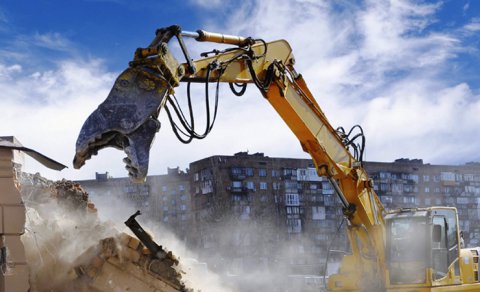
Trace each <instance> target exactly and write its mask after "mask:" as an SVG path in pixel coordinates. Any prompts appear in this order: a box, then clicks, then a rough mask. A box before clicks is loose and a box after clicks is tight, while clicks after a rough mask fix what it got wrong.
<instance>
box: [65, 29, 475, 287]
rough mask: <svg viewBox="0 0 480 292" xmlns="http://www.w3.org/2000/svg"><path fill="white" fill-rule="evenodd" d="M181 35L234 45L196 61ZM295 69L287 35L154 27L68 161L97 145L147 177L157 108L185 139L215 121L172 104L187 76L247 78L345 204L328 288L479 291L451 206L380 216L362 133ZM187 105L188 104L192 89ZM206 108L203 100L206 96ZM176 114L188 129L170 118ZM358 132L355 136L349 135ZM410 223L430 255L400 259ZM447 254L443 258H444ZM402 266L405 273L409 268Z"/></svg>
mask: <svg viewBox="0 0 480 292" xmlns="http://www.w3.org/2000/svg"><path fill="white" fill-rule="evenodd" d="M184 37H191V38H194V39H196V40H197V41H206V42H214V43H221V44H227V45H230V46H231V47H228V48H226V49H223V50H216V49H215V50H212V51H210V52H206V53H202V54H201V58H199V59H198V60H193V59H191V58H190V55H189V52H188V50H187V47H186V45H185V42H184V40H183V38H184ZM173 38H176V39H177V41H178V44H179V47H180V49H181V52H182V53H183V56H184V57H185V62H179V61H178V60H177V59H176V58H175V57H174V56H173V54H172V52H171V51H170V47H169V45H168V44H169V42H170V41H171V40H172V39H173ZM294 65H295V59H294V57H293V54H292V50H291V48H290V45H289V44H288V43H287V42H286V41H284V40H278V41H273V42H268V43H267V42H265V41H264V40H262V39H254V38H250V37H248V38H245V37H238V36H231V35H223V34H217V33H210V32H205V31H201V30H200V31H197V32H184V31H182V30H181V29H180V27H178V26H170V27H167V28H162V29H159V30H157V32H156V35H155V38H154V40H153V41H152V43H151V44H150V45H149V46H148V47H147V48H139V49H137V51H136V52H135V57H134V59H133V61H131V62H130V63H129V68H128V69H126V70H125V71H124V72H123V73H122V74H121V75H120V76H119V77H118V78H117V80H116V81H115V84H114V86H113V88H112V91H111V92H110V94H109V95H108V97H107V99H106V100H105V101H104V102H103V103H102V104H101V105H100V106H99V108H98V109H97V110H96V111H94V112H93V113H92V114H91V115H90V117H89V118H88V119H87V120H86V122H85V124H84V125H83V127H82V129H81V131H80V135H79V137H78V140H77V145H76V146H77V148H76V154H75V158H74V166H75V168H80V167H81V166H82V165H83V164H84V163H85V161H86V160H87V159H89V158H90V157H91V156H92V155H95V154H96V153H97V152H98V151H99V150H100V149H102V148H105V147H115V148H118V149H122V150H123V151H124V152H125V153H126V154H127V158H125V159H124V161H125V163H126V164H127V170H128V172H129V176H130V177H131V178H132V179H134V180H137V181H143V180H144V179H145V177H146V175H147V171H148V162H149V149H150V146H151V144H152V141H153V138H154V136H155V134H156V132H157V131H158V130H159V128H160V124H159V122H158V120H157V118H158V116H159V114H160V113H161V111H165V112H166V113H167V115H168V117H169V120H170V123H171V126H172V130H173V131H174V133H175V134H176V135H177V137H178V138H179V140H180V141H182V142H183V143H189V142H190V141H192V139H203V138H205V137H206V136H207V135H208V133H209V132H210V130H211V128H212V126H213V121H215V117H216V106H215V111H214V112H213V114H212V113H210V111H209V109H208V107H207V115H206V116H207V127H206V130H205V132H203V133H198V132H196V131H195V129H194V125H193V124H194V122H193V112H192V111H191V108H190V119H191V123H189V122H188V119H186V118H185V116H184V115H183V113H182V111H181V110H179V109H178V103H176V102H175V100H176V98H175V96H174V94H173V93H174V89H175V88H176V87H178V86H179V85H180V84H181V83H182V82H186V83H188V87H187V92H189V89H190V87H189V86H190V83H192V82H204V83H206V89H208V84H209V83H216V84H217V93H218V84H219V83H221V82H223V83H229V84H230V88H231V89H232V91H233V93H235V94H236V95H241V94H243V92H244V91H245V88H246V86H247V84H248V83H252V84H254V85H255V86H256V87H257V88H258V89H259V91H260V93H261V94H262V95H263V97H264V98H265V100H266V101H268V102H269V103H270V104H271V105H272V107H273V108H274V109H275V110H276V111H277V113H278V114H279V115H280V116H281V117H282V119H283V120H284V121H285V123H286V124H287V125H288V127H289V128H290V129H291V130H292V132H293V133H294V134H295V136H296V137H297V139H298V140H299V142H300V144H301V146H302V148H303V150H304V151H305V152H308V153H309V154H310V155H311V157H312V160H313V162H314V163H315V166H316V169H317V172H318V174H319V175H321V176H325V177H327V178H328V179H329V181H330V183H331V184H332V186H333V189H334V191H335V193H336V195H337V196H338V198H339V200H340V201H341V203H342V205H343V214H344V215H345V218H346V219H347V222H348V226H347V232H348V238H349V241H350V247H351V255H347V256H345V257H344V258H343V260H342V264H341V268H340V270H339V273H338V274H335V275H331V276H330V277H329V281H328V289H329V290H332V291H386V290H387V291H446V290H442V289H443V288H442V287H447V286H448V291H475V289H479V286H478V285H480V284H478V283H476V282H478V277H477V278H476V279H475V283H468V282H466V281H464V280H462V277H463V276H462V275H464V274H467V273H470V274H472V273H474V270H475V269H474V267H473V266H468V267H467V265H466V264H463V265H460V269H459V268H458V265H459V259H460V254H461V253H462V254H465V253H466V254H469V252H470V251H465V250H462V251H461V252H460V249H459V248H458V238H459V236H458V232H457V231H458V218H457V213H456V210H455V209H454V208H451V209H445V208H442V207H431V208H425V209H422V210H416V211H412V212H406V211H405V210H403V211H400V212H397V213H395V212H394V213H391V214H389V215H388V216H386V213H385V210H384V207H383V205H382V204H381V202H380V200H379V198H378V197H377V195H376V193H375V191H374V185H373V181H372V180H371V179H370V178H369V177H368V175H367V173H366V171H365V170H364V168H363V164H362V159H363V147H364V142H365V140H364V137H363V130H362V129H361V127H359V126H355V127H353V128H352V130H350V131H348V132H346V131H345V130H344V129H343V128H338V129H335V128H333V126H332V125H331V124H330V122H329V121H328V119H327V118H326V116H325V114H324V113H323V111H322V109H321V108H320V106H319V105H318V104H317V102H316V101H315V99H314V97H313V95H312V93H311V92H310V90H309V89H308V87H307V85H306V82H305V81H304V79H303V77H302V76H301V75H300V74H298V73H297V72H296V70H295V68H294ZM235 88H237V89H235ZM207 92H208V91H207ZM216 97H217V98H218V95H217V96H216ZM217 98H216V101H215V103H216V104H217V101H218V99H217ZM188 104H189V106H190V107H191V99H190V96H189V95H188ZM206 104H207V105H209V101H208V94H206ZM175 114H176V116H177V118H178V120H179V121H180V124H181V126H183V129H184V131H182V130H181V129H180V126H179V125H178V124H177V123H175V122H174V121H175V119H173V118H172V116H174V115H175ZM212 116H213V117H212ZM211 120H212V122H211ZM355 129H357V130H359V131H360V133H356V134H352V133H353V131H354V130H355ZM181 134H183V136H182V135H181ZM352 136H353V137H352ZM358 139H361V143H358V142H357V140H358ZM386 218H387V219H388V222H386V221H385V220H386ZM411 218H413V219H414V220H413V219H412V220H410V219H411ZM407 219H408V220H407ZM447 221H448V224H447V223H445V222H447ZM442 222H444V223H442ZM442 224H443V225H442ZM406 225H411V226H413V227H419V228H421V230H423V231H424V232H425V233H426V234H425V235H430V236H424V237H423V238H424V239H423V241H422V244H421V249H420V248H418V249H417V250H418V251H425V252H424V253H426V252H427V251H428V254H427V256H424V257H423V258H421V259H419V258H418V257H416V256H412V257H410V258H409V259H405V258H403V257H400V258H397V257H396V255H398V254H400V252H399V250H400V249H401V246H399V245H398V244H397V243H398V242H393V239H392V238H398V240H397V241H399V240H405V239H404V238H407V237H408V236H410V237H411V235H415V233H414V232H410V231H408V232H407V231H404V230H403V229H402V228H401V227H402V226H406ZM452 226H457V228H453V227H452ZM442 228H443V229H442ZM414 229H415V228H412V230H414ZM447 230H450V231H448V232H450V233H451V238H450V240H449V242H448V245H445V246H443V245H444V243H443V242H439V241H438V238H442V237H441V236H440V237H439V235H438V234H441V233H442V232H443V233H444V232H447ZM456 232H457V233H456ZM450 233H449V234H450ZM435 234H436V235H435ZM455 234H456V238H457V240H455ZM433 235H435V236H433ZM412 238H413V237H412ZM446 251H449V252H448V253H446ZM404 254H405V255H408V253H406V252H404ZM445 255H448V261H447V260H445V259H443V258H442V257H444V256H445ZM469 256H470V257H471V255H470V254H469ZM464 262H465V260H464ZM469 262H470V261H469ZM471 262H472V263H473V260H472V261H471ZM477 266H478V265H477ZM412 267H415V269H413V268H412ZM477 269H478V267H477ZM407 270H408V271H410V272H409V273H406V272H405V271H407ZM417 275H420V277H417ZM461 281H463V282H461ZM462 283H463V284H462ZM466 284H468V285H471V286H468V287H467V285H466ZM477 284H478V285H477ZM472 287H473V288H472ZM470 288H472V289H474V290H468V289H470Z"/></svg>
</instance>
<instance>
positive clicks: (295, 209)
mask: <svg viewBox="0 0 480 292" xmlns="http://www.w3.org/2000/svg"><path fill="white" fill-rule="evenodd" d="M287 214H288V215H294V214H300V207H291V206H288V207H287Z"/></svg>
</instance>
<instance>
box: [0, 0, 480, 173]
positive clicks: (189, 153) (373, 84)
mask: <svg viewBox="0 0 480 292" xmlns="http://www.w3.org/2000/svg"><path fill="white" fill-rule="evenodd" d="M341 3H343V2H341ZM226 5H227V6H228V5H230V4H226ZM238 5H239V7H238V9H235V10H232V11H233V12H232V14H231V15H230V17H229V19H228V21H227V22H224V21H223V19H222V20H218V19H216V20H212V19H209V20H208V22H206V26H205V27H200V28H203V29H207V30H211V31H217V32H224V33H228V34H239V35H244V36H248V35H251V36H254V37H260V38H264V39H265V40H267V41H271V40H274V39H279V38H284V39H287V40H288V41H289V42H290V44H291V45H292V48H293V51H294V54H295V56H296V60H297V63H296V67H297V68H296V69H297V70H298V71H299V73H302V74H303V75H304V77H305V79H306V81H307V83H308V85H309V87H310V89H311V91H312V92H313V94H314V95H315V96H316V99H317V101H318V103H319V104H320V105H321V107H322V108H323V109H324V112H325V113H326V115H327V117H328V118H329V120H330V121H331V122H332V124H333V125H334V126H339V125H342V126H345V127H346V128H348V127H350V126H352V125H354V124H361V125H362V126H363V127H364V130H365V132H366V135H367V152H366V153H367V159H368V160H379V161H392V160H393V159H396V158H399V157H411V158H414V157H416V158H423V159H424V160H425V161H427V162H430V163H462V162H466V161H471V160H480V156H479V155H478V154H477V153H476V149H475V147H474V145H478V144H479V143H480V141H479V140H480V138H478V137H477V136H476V135H473V134H472V133H474V132H476V127H477V126H478V125H479V124H480V120H479V116H478V115H477V114H476V113H478V111H479V110H480V103H479V101H478V100H479V99H480V98H479V96H478V95H476V94H475V92H477V91H478V88H472V85H471V84H468V83H467V82H466V81H462V80H459V81H457V82H456V81H454V80H448V79H445V78H444V77H441V76H448V74H447V73H448V70H450V68H451V67H452V66H453V65H452V64H451V61H455V60H456V57H457V54H458V52H459V51H462V50H463V49H464V46H465V44H464V43H463V40H462V38H461V37H462V36H461V35H457V34H453V33H449V32H441V31H440V32H439V31H437V32H435V33H431V32H428V30H427V28H428V25H429V24H431V23H433V22H435V21H437V19H436V17H435V13H436V11H437V10H438V9H439V6H438V5H432V4H422V3H417V2H415V1H400V0H392V1H383V2H382V3H378V2H377V1H367V2H365V3H364V4H362V5H358V6H354V5H351V4H348V3H346V2H345V3H344V6H341V7H340V8H339V7H337V6H335V5H340V4H338V2H335V3H334V2H320V3H318V2H315V1H283V2H282V3H281V5H279V4H278V2H277V1H273V0H272V1H244V2H242V3H241V4H238ZM230 8H231V7H229V8H228V9H230ZM206 21H207V20H206ZM52 39H53V40H55V37H53V38H52ZM60 40H61V38H60ZM46 43H49V42H46ZM51 43H55V42H54V41H52V42H51ZM188 43H189V46H191V50H190V51H191V52H198V51H199V50H198V48H199V47H201V48H202V50H204V49H205V48H206V47H207V44H199V43H196V42H190V41H189V42H188ZM212 47H215V45H212ZM22 66H23V64H18V65H13V66H12V65H11V64H10V65H6V64H0V87H1V88H2V92H1V93H0V100H2V109H8V110H6V111H5V114H2V116H1V118H0V132H1V133H2V134H3V135H15V136H17V137H18V138H19V139H20V141H22V142H23V143H24V144H25V146H27V147H32V148H35V149H37V150H39V151H41V152H44V153H45V154H47V155H50V156H52V157H53V158H55V159H58V160H59V161H60V162H63V163H67V164H69V165H70V161H71V159H72V158H73V154H74V147H75V141H76V137H77V135H78V131H79V130H80V128H81V126H82V123H83V122H84V121H85V119H86V118H87V117H88V115H89V114H90V113H91V112H92V111H93V110H94V109H95V108H96V107H97V106H98V105H99V104H100V103H101V102H102V101H103V100H104V99H105V98H106V96H107V95H108V92H109V90H110V88H111V86H112V84H113V81H114V79H115V77H116V75H117V74H118V73H112V72H107V71H106V70H105V69H104V68H103V66H102V63H101V62H99V61H95V60H93V61H88V62H86V61H83V62H82V61H74V60H70V61H68V60H65V61H64V62H61V63H59V64H58V67H57V68H54V69H49V70H44V71H38V72H36V73H34V74H29V73H28V74H29V75H27V73H24V70H23V69H22ZM177 91H178V92H179V93H178V97H179V98H180V99H182V98H183V100H185V99H184V94H182V92H184V91H185V86H184V85H183V86H182V88H180V89H179V90H177ZM195 92H196V93H197V94H195V95H194V96H195V100H196V101H197V102H196V105H197V106H203V104H202V98H203V90H201V89H199V90H198V91H195ZM220 97H221V100H220V108H219V114H218V118H217V122H216V126H215V127H214V129H213V131H212V133H211V135H210V136H209V137H207V138H206V139H205V140H201V141H194V142H192V144H189V145H183V144H181V143H180V142H178V141H177V140H176V138H175V137H174V135H173V134H172V132H171V129H170V125H169V124H168V121H167V119H166V117H165V115H164V114H162V115H161V121H162V129H161V130H160V132H159V133H158V134H157V137H156V141H155V142H154V145H153V147H152V151H151V160H150V173H151V174H159V173H165V169H166V167H167V166H169V167H175V166H180V167H181V168H185V167H188V163H189V162H192V161H195V160H198V159H202V158H205V157H208V156H210V155H217V154H226V155H231V154H233V153H235V152H237V151H246V150H249V151H250V152H251V153H252V152H265V154H266V155H269V156H282V157H308V155H306V154H305V153H303V152H302V150H301V147H300V145H299V142H298V141H297V139H296V138H295V137H294V135H293V134H292V133H291V132H290V130H289V129H288V128H287V126H286V125H285V124H284V122H283V121H282V120H281V119H280V118H279V116H278V115H277V114H276V113H275V112H274V110H273V108H272V107H271V106H270V105H269V104H268V102H267V101H266V100H264V99H263V98H262V97H261V95H260V93H259V92H258V90H257V89H256V88H254V86H250V87H249V89H248V90H247V93H246V95H245V96H244V97H241V98H237V97H234V96H233V95H232V94H231V93H228V90H226V89H224V90H222V94H221V96H220ZM196 113H197V116H198V118H199V120H198V124H200V123H201V121H202V118H203V117H204V114H203V110H202V109H201V108H197V110H196ZM199 128H200V129H201V128H202V127H201V126H200V127H199ZM472 145H473V146H472ZM124 156H125V155H124V154H123V153H122V152H120V151H118V150H102V151H101V152H100V154H99V156H98V157H93V158H92V159H91V160H89V161H87V164H86V165H85V166H84V169H82V170H81V171H76V170H72V169H69V170H67V171H66V172H62V173H61V174H60V175H58V174H54V173H48V174H49V175H50V177H52V176H56V177H60V176H65V177H67V178H92V177H93V175H94V173H95V172H96V171H98V172H104V171H109V172H110V173H111V174H113V175H114V176H125V175H126V171H124V170H123V167H124V166H123V163H122V161H121V160H122V158H123V157H124ZM35 167H37V166H35ZM35 167H33V168H34V169H39V170H41V172H42V173H44V172H45V171H44V170H43V169H44V168H40V167H37V168H35ZM33 168H32V169H33Z"/></svg>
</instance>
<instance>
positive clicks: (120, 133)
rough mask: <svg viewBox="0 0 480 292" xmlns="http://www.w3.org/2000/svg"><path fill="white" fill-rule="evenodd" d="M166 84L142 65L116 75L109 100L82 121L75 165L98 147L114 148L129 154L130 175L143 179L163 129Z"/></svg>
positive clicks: (86, 158) (127, 158) (82, 162)
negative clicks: (154, 142)
mask: <svg viewBox="0 0 480 292" xmlns="http://www.w3.org/2000/svg"><path fill="white" fill-rule="evenodd" d="M168 88H169V87H168V85H167V83H166V82H165V81H164V80H163V79H161V78H158V77H156V76H154V75H153V74H151V73H149V71H148V69H146V68H143V67H129V68H128V69H126V70H125V71H123V73H122V74H120V76H119V77H118V78H117V80H116V81H115V84H114V86H113V88H112V90H111V91H110V93H109V95H108V97H107V99H106V100H105V101H104V102H103V103H102V104H100V105H99V107H98V108H97V109H96V110H95V111H94V112H93V113H92V114H91V115H90V116H89V117H88V119H87V120H86V121H85V123H84V124H83V127H82V129H81V130H80V134H79V136H78V139H77V143H76V153H75V158H74V160H73V166H74V167H75V168H76V169H79V168H80V167H82V166H83V165H84V164H85V161H86V160H88V159H90V157H91V156H92V155H96V154H97V152H98V150H100V149H102V148H105V147H114V148H117V149H121V150H123V151H124V152H125V153H126V154H127V157H126V158H125V159H124V160H123V161H124V162H125V163H126V168H127V170H128V175H129V176H130V177H131V178H132V179H133V180H135V181H139V182H141V181H144V179H145V177H146V175H147V171H148V161H149V151H150V147H151V145H152V142H153V138H154V137H155V134H156V133H157V132H158V130H159V129H160V122H159V121H158V120H157V116H158V112H159V110H160V108H161V106H162V105H163V104H164V100H165V99H166V97H167V91H168Z"/></svg>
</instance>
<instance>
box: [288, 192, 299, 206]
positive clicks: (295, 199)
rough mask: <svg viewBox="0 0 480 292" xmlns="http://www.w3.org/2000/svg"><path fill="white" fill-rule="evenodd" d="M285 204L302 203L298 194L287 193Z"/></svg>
mask: <svg viewBox="0 0 480 292" xmlns="http://www.w3.org/2000/svg"><path fill="white" fill-rule="evenodd" d="M285 205H300V199H299V197H298V194H285Z"/></svg>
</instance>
